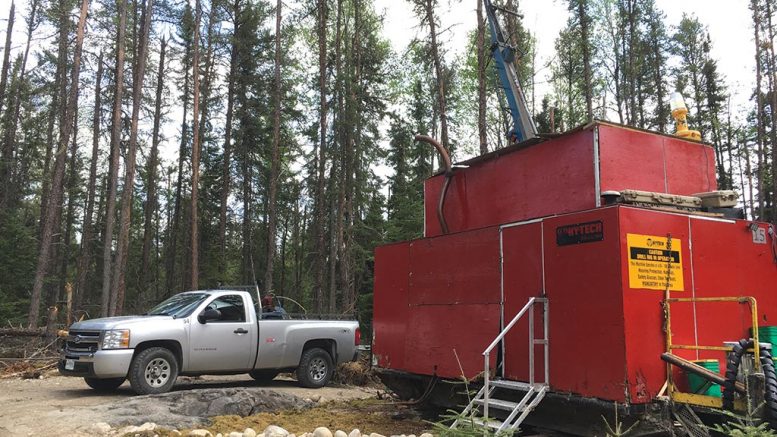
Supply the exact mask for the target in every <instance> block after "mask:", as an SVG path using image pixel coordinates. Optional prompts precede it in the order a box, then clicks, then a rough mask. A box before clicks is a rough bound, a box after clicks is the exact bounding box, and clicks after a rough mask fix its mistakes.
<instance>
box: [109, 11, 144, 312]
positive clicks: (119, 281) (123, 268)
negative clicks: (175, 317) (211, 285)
mask: <svg viewBox="0 0 777 437" xmlns="http://www.w3.org/2000/svg"><path fill="white" fill-rule="evenodd" d="M145 3H146V8H145V9H144V10H143V12H141V16H140V26H141V31H140V40H139V47H138V49H137V52H136V54H137V57H136V58H135V65H134V68H133V75H132V76H133V77H132V116H131V117H132V118H131V120H130V138H129V145H128V147H127V164H126V169H125V172H124V189H123V191H122V193H121V221H120V222H119V223H120V228H119V241H118V244H117V245H116V263H115V266H114V271H113V293H115V294H114V296H115V299H112V300H111V306H110V315H111V316H115V315H120V314H122V312H123V310H124V295H125V293H126V288H127V285H126V274H127V258H128V256H129V231H130V224H131V223H132V195H133V194H134V188H135V168H136V166H137V162H136V161H137V159H136V155H137V149H138V122H139V120H140V105H141V103H142V100H143V78H144V77H145V75H146V60H147V58H148V37H149V33H150V31H151V18H152V15H153V7H154V0H145Z"/></svg>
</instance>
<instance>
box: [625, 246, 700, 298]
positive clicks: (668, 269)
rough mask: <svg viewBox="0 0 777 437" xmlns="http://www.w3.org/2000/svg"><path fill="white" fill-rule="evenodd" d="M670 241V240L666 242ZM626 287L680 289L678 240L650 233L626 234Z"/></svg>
mask: <svg viewBox="0 0 777 437" xmlns="http://www.w3.org/2000/svg"><path fill="white" fill-rule="evenodd" d="M670 243H671V244H670ZM626 244H627V246H628V255H629V287H631V288H647V289H649V290H665V289H666V286H667V284H668V285H669V289H670V290H674V291H682V290H685V288H684V287H683V261H682V258H681V256H680V255H681V254H682V252H683V251H682V241H681V240H680V239H677V238H672V240H671V242H670V241H669V239H668V238H666V237H657V236H654V235H639V234H626Z"/></svg>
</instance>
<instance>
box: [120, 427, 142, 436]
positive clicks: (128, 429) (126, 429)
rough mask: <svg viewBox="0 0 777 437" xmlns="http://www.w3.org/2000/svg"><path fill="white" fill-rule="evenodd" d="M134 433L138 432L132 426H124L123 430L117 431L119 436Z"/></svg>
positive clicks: (136, 428)
mask: <svg viewBox="0 0 777 437" xmlns="http://www.w3.org/2000/svg"><path fill="white" fill-rule="evenodd" d="M136 432H138V427H137V426H133V425H129V426H125V427H124V428H121V429H119V435H124V434H134V433H136Z"/></svg>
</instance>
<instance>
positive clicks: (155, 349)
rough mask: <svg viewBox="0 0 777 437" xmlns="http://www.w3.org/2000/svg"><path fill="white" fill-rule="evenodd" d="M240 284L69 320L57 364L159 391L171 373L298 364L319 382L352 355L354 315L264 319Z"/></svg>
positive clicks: (267, 374)
mask: <svg viewBox="0 0 777 437" xmlns="http://www.w3.org/2000/svg"><path fill="white" fill-rule="evenodd" d="M257 311H259V314H260V315H261V314H262V312H261V307H258V308H257V307H255V305H254V301H253V298H252V296H251V294H249V293H248V292H245V291H227V290H206V291H189V292H185V293H180V294H176V295H174V296H173V297H171V298H169V299H167V300H165V301H164V302H162V303H160V304H159V305H157V306H156V307H154V308H153V309H152V310H150V311H149V312H148V313H146V314H144V315H142V316H126V317H109V318H104V319H93V320H84V321H81V322H77V323H74V324H73V325H72V326H71V327H70V329H69V331H68V336H67V340H66V342H65V347H64V349H63V350H62V354H61V356H60V360H59V366H58V367H59V372H60V373H61V374H63V375H67V376H79V377H83V378H84V380H85V381H86V383H87V384H88V385H89V386H90V387H92V388H93V389H96V390H104V391H107V390H113V389H116V388H118V387H119V386H120V385H121V384H122V383H123V382H124V381H125V380H126V379H129V381H130V384H131V385H132V389H133V390H134V391H135V392H136V393H138V394H151V393H164V392H167V391H169V390H170V388H171V387H172V386H173V384H174V383H175V380H176V378H177V377H178V375H190V376H193V375H208V374H211V375H213V374H220V375H224V374H239V373H248V374H249V375H251V377H253V378H254V379H256V380H271V379H273V378H274V377H275V376H276V375H277V374H278V373H280V372H281V371H293V370H296V372H297V379H298V380H299V383H300V384H301V385H302V386H305V387H312V388H317V387H323V386H324V385H326V384H327V383H328V382H329V380H330V379H331V377H332V374H333V372H334V368H335V366H336V365H337V364H340V363H344V362H347V361H353V360H355V359H356V357H357V354H358V350H357V345H358V344H359V342H360V338H359V337H360V332H359V325H358V322H356V321H323V320H290V319H287V318H283V317H281V316H280V315H278V314H277V313H275V314H274V315H275V316H276V317H274V318H271V319H265V318H264V317H257Z"/></svg>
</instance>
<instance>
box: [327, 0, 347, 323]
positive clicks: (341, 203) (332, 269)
mask: <svg viewBox="0 0 777 437" xmlns="http://www.w3.org/2000/svg"><path fill="white" fill-rule="evenodd" d="M343 15H344V14H343V0H337V13H336V18H335V40H334V46H335V83H334V87H333V90H332V91H333V93H334V95H335V96H336V97H335V100H337V108H336V110H335V112H334V114H333V120H332V126H333V130H334V138H335V141H334V142H333V143H332V146H331V150H332V152H331V156H332V169H331V171H330V175H329V188H328V192H330V193H335V192H337V197H336V198H335V197H334V196H333V197H332V198H331V199H330V201H331V207H330V209H329V299H328V302H329V306H328V310H327V312H328V313H330V314H334V313H335V312H336V311H337V255H338V250H339V248H340V246H341V245H342V242H343V220H342V216H343V210H344V208H345V172H344V163H345V154H346V152H345V145H346V144H347V143H348V141H349V139H350V137H351V132H350V131H351V125H350V122H351V120H350V117H349V115H348V114H346V113H345V100H344V99H345V94H346V93H348V90H349V89H350V86H351V80H350V78H348V76H349V75H348V74H347V73H345V72H344V71H343V52H346V53H347V52H348V47H347V44H345V45H346V47H345V50H343V45H344V44H343V39H344V38H347V36H346V37H344V36H343V34H346V35H347V33H348V26H347V24H346V25H343V21H345V20H344V19H343ZM350 60H351V59H350V58H348V59H347V60H346V63H349V64H350ZM349 98H350V96H349ZM338 169H339V170H338Z"/></svg>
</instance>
